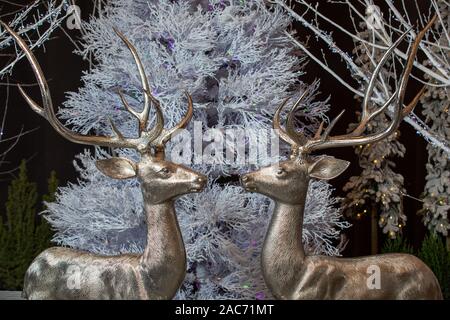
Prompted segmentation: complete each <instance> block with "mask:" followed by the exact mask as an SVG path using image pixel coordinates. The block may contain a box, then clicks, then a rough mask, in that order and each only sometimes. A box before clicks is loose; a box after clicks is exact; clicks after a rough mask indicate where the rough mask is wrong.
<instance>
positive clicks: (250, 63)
mask: <svg viewBox="0 0 450 320" xmlns="http://www.w3.org/2000/svg"><path fill="white" fill-rule="evenodd" d="M290 23H291V21H290V18H289V16H287V15H286V14H284V13H283V12H282V11H281V10H280V9H277V8H268V7H266V4H265V2H264V1H263V0H254V1H234V0H233V1H223V0H221V1H219V0H216V1H183V0H180V1H156V0H155V1H144V0H138V1H136V0H134V1H131V0H121V1H119V0H112V1H110V2H108V5H107V6H106V7H105V8H104V9H103V11H102V13H101V15H100V16H98V17H96V18H92V20H91V21H90V22H89V24H85V25H84V29H85V30H86V32H85V35H84V37H83V43H82V47H83V50H82V51H80V52H79V54H81V55H83V56H84V57H88V56H90V55H92V57H93V58H94V61H96V64H95V65H94V67H93V68H92V70H89V72H87V73H86V74H85V75H84V76H83V83H84V85H83V87H82V88H80V90H79V91H78V92H74V93H69V94H68V100H67V102H66V103H65V105H64V107H63V108H62V109H60V112H59V114H60V116H61V117H62V118H63V119H66V122H67V124H68V125H71V126H72V128H73V129H75V130H78V131H79V132H82V133H87V132H92V131H93V132H96V133H98V134H104V135H110V134H112V132H111V131H110V130H111V129H110V125H109V119H108V118H110V119H112V121H113V122H114V123H116V124H117V127H118V128H119V130H120V131H121V132H122V133H123V134H124V135H126V136H133V135H134V134H135V132H136V123H135V121H134V119H133V118H132V117H130V116H129V113H127V112H126V110H124V109H123V105H122V103H121V101H120V99H118V94H117V91H118V89H120V90H121V91H122V92H123V93H124V95H125V96H126V99H127V100H128V101H130V103H131V104H133V105H136V106H137V105H141V104H142V100H143V96H142V94H141V88H140V81H139V78H138V73H137V70H135V68H136V67H135V65H134V62H133V59H131V57H130V56H129V52H127V49H126V48H124V46H123V44H122V43H121V40H120V39H119V38H118V37H117V35H115V33H114V31H113V27H115V28H117V29H119V30H120V31H122V32H123V33H124V34H125V36H126V37H127V38H128V39H129V41H130V42H131V43H133V45H134V46H135V47H136V48H137V51H138V52H139V54H140V56H141V59H142V62H143V65H144V67H145V69H146V72H147V74H148V75H149V80H150V83H151V87H152V94H153V95H154V96H155V97H156V98H157V99H158V100H160V101H161V104H162V107H163V111H164V117H165V120H166V123H167V126H170V125H171V124H174V123H175V122H176V121H178V120H179V119H180V118H181V116H182V113H183V112H184V110H185V107H184V104H183V95H184V93H183V91H184V90H187V91H188V92H190V93H191V95H192V97H193V99H194V102H195V113H194V119H193V121H197V123H198V121H201V128H202V129H203V131H204V132H209V134H210V135H211V136H213V137H215V138H214V139H213V142H214V143H219V141H218V140H221V139H223V133H224V132H226V131H227V129H241V130H246V132H247V133H248V136H247V139H246V140H245V141H246V143H245V146H246V156H248V155H249V151H248V150H249V149H250V147H251V146H252V145H253V143H255V141H256V142H258V141H261V140H258V139H261V136H264V132H268V131H269V129H270V128H271V119H272V116H273V113H274V111H275V108H276V106H277V105H278V104H279V103H280V102H281V101H282V100H283V99H284V98H286V97H287V96H290V95H293V93H295V94H300V93H302V92H303V91H304V90H305V89H306V88H307V87H308V86H306V85H305V84H303V83H302V82H300V81H299V77H300V76H301V74H302V71H301V69H302V65H303V64H304V62H305V61H304V57H299V56H296V50H295V48H294V47H293V46H292V45H291V42H290V40H289V38H288V37H287V36H286V35H285V34H284V31H285V30H286V29H287V28H288V26H289V25H290ZM317 86H318V83H314V84H312V85H311V86H309V88H308V90H309V91H311V92H313V93H312V94H310V96H309V97H307V99H306V100H305V103H304V106H303V108H301V110H300V111H301V112H302V115H303V116H305V118H306V119H307V120H308V125H305V124H302V123H300V122H299V123H298V124H299V126H300V127H301V128H302V130H304V131H305V132H306V133H307V134H309V133H311V132H314V129H315V127H316V126H317V124H318V123H320V122H321V121H322V120H323V119H325V116H324V113H325V112H326V111H327V104H326V103H325V102H315V101H314V98H315V93H314V92H317V90H316V89H317ZM189 130H190V131H191V132H193V131H194V130H195V124H194V123H191V126H190V127H189ZM205 135H206V133H205ZM266 136H267V137H268V135H266ZM194 138H195V137H194ZM216 139H218V140H216ZM204 142H205V141H201V142H200V147H201V148H200V149H201V150H200V151H201V152H204V151H205V150H206V149H207V145H205V143H204ZM225 143H226V144H227V146H226V147H225V146H223V149H221V150H234V149H233V148H236V146H235V145H234V144H233V143H232V142H230V141H228V140H226V141H225V142H224V144H225ZM113 152H115V153H119V154H122V155H126V156H128V157H131V158H133V157H136V155H135V154H133V153H131V152H129V151H127V150H114V151H113ZM224 152H225V151H224ZM219 153H220V152H219ZM170 154H171V146H170V145H169V146H168V149H167V155H169V156H170ZM108 156H109V152H107V151H105V150H100V149H96V151H95V154H94V155H92V154H91V153H90V152H85V153H84V154H82V155H80V156H79V157H78V158H79V159H78V161H76V166H77V169H78V171H79V174H80V179H79V181H78V183H77V184H69V185H68V186H67V187H64V188H60V190H59V192H58V195H57V200H56V202H54V203H50V204H48V212H47V218H48V220H49V221H50V223H51V224H52V225H53V227H54V228H55V229H56V230H57V233H56V236H55V239H54V240H55V241H56V242H57V243H59V244H62V245H68V246H71V247H74V248H78V249H83V250H88V251H91V252H95V253H102V254H117V253H122V252H141V251H142V250H143V248H144V246H145V241H146V234H145V224H144V223H145V222H144V214H143V210H142V199H141V192H140V190H139V185H138V182H137V181H135V180H129V181H117V180H111V179H109V178H107V177H105V176H103V175H102V174H101V173H100V172H98V171H97V169H96V168H95V165H94V161H95V159H98V158H104V157H108ZM195 156H196V155H194V158H195ZM197 156H198V155H197ZM278 158H279V157H278V156H277V155H275V156H272V155H264V154H263V155H262V156H261V155H260V156H259V157H257V160H258V161H256V162H255V163H253V164H252V165H247V164H245V163H244V164H235V163H233V162H232V161H229V159H228V158H226V157H217V156H216V157H215V160H216V161H215V162H213V163H206V164H205V163H196V164H195V165H194V166H195V168H196V169H197V170H199V171H202V172H204V173H207V174H208V175H209V177H210V178H209V179H210V182H209V185H208V187H207V189H206V190H205V191H204V192H202V193H200V194H197V195H189V196H185V197H182V198H180V199H179V200H177V202H176V208H177V213H178V219H179V222H180V227H181V230H182V233H183V238H184V241H185V243H186V251H187V257H188V273H187V276H186V281H185V283H184V284H183V286H182V288H181V289H180V291H179V293H178V296H177V297H178V298H184V299H227V298H246V299H255V298H256V299H264V298H269V297H270V294H269V291H268V289H267V288H266V287H265V284H264V282H263V279H262V275H261V271H260V264H259V260H260V251H261V246H262V241H263V238H264V234H265V231H266V227H267V224H268V221H269V218H268V216H269V214H270V212H271V206H272V203H271V202H270V201H269V200H267V199H266V198H264V197H262V196H259V195H255V194H249V193H246V192H245V191H244V190H243V188H241V187H240V186H239V184H238V183H237V181H236V176H237V174H239V173H241V172H245V171H248V170H250V168H251V167H254V166H255V165H262V164H266V163H269V162H271V161H276V160H277V159H278ZM201 159H203V160H204V159H206V158H205V157H202V158H201ZM332 191H333V190H332V188H331V186H330V185H329V184H327V183H325V182H316V181H314V182H312V183H311V185H310V192H309V197H308V199H307V204H306V216H305V225H304V232H303V241H304V243H305V244H306V247H307V248H308V249H309V251H310V252H311V253H313V254H328V255H338V254H339V247H336V246H335V245H336V243H335V241H336V239H338V238H339V234H340V230H341V229H343V228H346V227H348V223H346V222H344V221H342V220H341V213H340V211H339V210H338V209H336V208H335V204H336V203H337V199H335V198H333V197H332V195H331V194H332Z"/></svg>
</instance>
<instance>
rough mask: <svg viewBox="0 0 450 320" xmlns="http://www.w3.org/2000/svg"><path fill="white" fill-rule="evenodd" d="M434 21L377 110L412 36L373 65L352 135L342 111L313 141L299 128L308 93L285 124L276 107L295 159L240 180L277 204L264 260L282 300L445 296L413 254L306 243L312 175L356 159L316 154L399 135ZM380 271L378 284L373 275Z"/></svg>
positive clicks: (276, 122)
mask: <svg viewBox="0 0 450 320" xmlns="http://www.w3.org/2000/svg"><path fill="white" fill-rule="evenodd" d="M433 23H434V20H433V21H431V22H430V23H429V24H428V26H427V27H426V28H425V29H424V30H422V31H421V32H420V33H419V34H418V35H417V37H416V39H415V41H414V43H413V44H412V45H411V46H410V48H409V52H408V60H407V62H406V65H405V68H404V70H403V72H402V75H401V78H400V79H399V84H398V87H397V88H398V89H397V90H396V92H395V93H394V94H393V95H392V96H391V97H390V98H389V99H388V101H386V102H385V103H384V104H383V106H382V107H380V108H378V109H375V110H373V108H369V101H370V97H371V94H372V92H373V90H374V86H375V81H376V79H377V77H378V75H379V72H380V69H381V68H382V66H383V63H385V61H386V60H387V59H388V57H389V56H390V54H391V53H392V51H393V50H394V48H395V47H396V46H397V45H398V44H399V43H400V42H401V40H402V39H403V38H404V37H405V36H406V34H407V33H405V34H403V35H402V36H401V37H400V38H399V39H398V40H397V41H396V42H395V43H394V44H393V45H392V46H391V47H390V48H389V49H388V50H387V51H386V53H385V54H384V56H383V57H382V59H381V61H380V63H379V64H378V65H377V67H376V68H375V70H374V73H373V75H372V77H371V79H370V81H369V84H368V86H367V88H366V91H365V97H364V100H363V102H362V107H363V108H362V115H361V122H360V123H359V125H358V126H357V127H356V128H355V130H354V131H353V132H351V133H349V134H347V135H339V136H330V132H331V130H332V128H333V127H334V125H335V124H336V122H337V121H338V119H339V118H340V117H341V116H342V112H341V113H340V114H339V115H338V116H337V117H336V118H335V119H334V120H333V121H331V122H330V124H329V126H328V127H327V128H326V129H325V130H324V126H323V123H322V124H321V126H320V128H319V129H318V131H317V132H316V134H315V136H314V137H312V138H310V139H308V138H307V137H306V136H304V135H303V134H301V133H299V132H297V131H296V130H295V128H294V120H293V118H294V112H295V111H296V110H297V108H298V106H299V105H300V103H301V101H302V98H303V97H304V96H305V94H303V95H302V96H301V97H300V98H299V99H298V100H297V102H296V103H295V104H294V105H293V107H292V108H291V109H290V112H289V114H288V116H287V120H286V125H285V129H283V128H282V127H281V125H280V113H281V111H282V109H283V107H284V106H285V105H286V103H287V100H288V99H286V100H285V101H284V102H283V103H282V104H281V105H280V106H279V108H278V109H277V111H276V112H275V115H274V119H273V127H274V129H275V130H276V131H277V132H278V134H279V136H280V137H281V139H283V140H284V141H285V142H287V143H289V144H290V145H291V156H290V159H289V160H287V161H283V162H280V163H277V164H275V165H272V166H270V167H266V168H262V169H260V170H258V171H255V172H251V173H248V174H245V175H243V176H242V177H241V183H242V185H243V186H244V188H245V189H246V190H247V191H250V192H257V193H260V194H263V195H265V196H268V197H270V198H272V199H273V200H274V201H275V208H274V212H273V216H272V219H271V222H270V225H269V228H268V231H267V234H266V237H265V240H264V245H263V249H262V256H261V264H262V272H263V276H264V279H265V282H266V284H267V286H268V288H269V289H270V291H271V292H272V294H273V295H274V297H275V298H277V299H290V300H297V299H442V293H441V290H440V287H439V283H438V281H437V279H436V277H435V275H434V274H433V272H432V271H431V270H430V269H429V268H428V267H427V266H426V265H425V264H424V263H423V262H422V261H421V260H419V259H418V258H416V257H414V256H412V255H408V254H381V255H374V256H367V257H360V258H337V257H329V256H320V255H307V254H305V251H304V248H303V244H302V227H303V215H304V209H305V200H306V195H307V191H308V184H309V181H310V179H311V178H315V179H324V180H329V179H333V178H335V177H337V176H339V175H340V174H341V173H342V172H343V171H344V170H345V169H346V168H347V167H348V166H349V164H350V163H349V162H348V161H344V160H340V159H336V158H334V157H331V156H325V155H322V156H313V155H311V153H312V152H314V151H317V150H322V149H327V148H335V147H346V146H358V145H364V144H369V143H375V142H377V141H380V140H382V139H385V138H387V137H388V136H389V135H391V134H392V133H394V132H395V131H396V129H397V127H398V125H399V123H400V121H401V119H402V118H403V117H404V116H405V115H406V114H407V113H408V112H410V111H411V110H412V109H413V108H414V106H415V105H416V104H417V102H418V100H419V98H420V96H421V95H422V93H423V90H422V91H421V92H420V93H419V94H418V95H417V96H416V97H415V98H414V99H413V101H412V102H411V104H410V105H408V106H404V105H403V100H404V95H405V88H406V85H407V82H408V78H409V76H410V73H411V69H412V66H413V63H414V59H415V55H416V52H417V48H418V46H419V43H420V41H421V39H422V37H423V36H424V34H425V32H426V30H428V28H430V27H431V25H432V24H433ZM390 105H392V109H393V111H392V116H391V121H390V122H389V123H387V124H386V128H384V129H383V130H381V132H378V133H373V134H367V135H363V133H364V131H365V128H366V126H367V124H368V122H369V121H370V120H371V119H373V118H374V117H376V116H377V115H379V114H380V113H382V112H383V111H385V110H386V109H387V108H388V106H390ZM372 275H374V276H379V278H378V279H379V282H378V283H377V281H376V280H374V279H375V278H371V276H372Z"/></svg>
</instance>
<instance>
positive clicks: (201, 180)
mask: <svg viewBox="0 0 450 320" xmlns="http://www.w3.org/2000/svg"><path fill="white" fill-rule="evenodd" d="M206 181H207V178H206V177H204V176H201V177H198V178H197V182H200V183H205V182H206Z"/></svg>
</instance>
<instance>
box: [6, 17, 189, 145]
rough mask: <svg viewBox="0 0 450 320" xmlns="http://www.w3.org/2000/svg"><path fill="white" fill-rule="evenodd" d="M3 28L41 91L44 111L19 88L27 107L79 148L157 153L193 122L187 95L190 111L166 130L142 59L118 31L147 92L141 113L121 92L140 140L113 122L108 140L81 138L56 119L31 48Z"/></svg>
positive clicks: (49, 96)
mask: <svg viewBox="0 0 450 320" xmlns="http://www.w3.org/2000/svg"><path fill="white" fill-rule="evenodd" d="M0 24H1V25H2V26H3V28H5V30H6V31H7V32H9V33H10V34H11V36H12V37H13V38H14V39H15V40H16V42H17V43H18V45H19V46H20V47H21V48H22V50H23V51H24V52H25V55H26V57H27V59H28V61H29V62H30V64H31V67H32V69H33V72H34V74H35V76H36V78H37V81H38V84H39V88H40V90H41V96H42V101H43V107H41V106H40V105H39V104H38V103H36V102H35V101H34V100H33V99H32V98H31V97H30V96H29V95H28V94H27V93H26V92H25V90H24V89H23V88H22V86H20V85H18V88H19V90H20V93H21V94H22V96H23V97H24V98H25V100H26V101H27V103H28V104H29V105H30V107H31V109H33V111H35V112H36V113H37V114H39V115H41V116H42V117H44V118H46V119H47V121H48V122H49V123H50V124H51V125H52V127H53V128H54V129H55V130H56V131H57V132H58V133H59V134H60V135H62V136H63V137H64V138H66V139H67V140H69V141H72V142H75V143H80V144H89V145H96V146H103V147H111V148H130V149H136V150H138V151H139V152H141V153H143V152H148V151H149V150H150V149H151V148H152V147H153V148H156V149H158V150H161V149H163V148H164V145H165V144H166V143H167V141H169V139H171V138H172V137H173V136H174V135H175V134H176V132H177V131H178V130H179V129H182V128H184V127H186V126H187V124H188V123H189V121H190V119H191V118H192V115H193V102H192V98H191V96H190V95H189V93H187V92H186V93H185V94H186V97H187V99H188V111H187V113H186V115H185V117H184V118H183V119H182V120H181V121H180V122H179V123H178V124H177V125H176V126H175V127H173V128H171V129H164V117H163V113H162V110H161V104H160V102H159V101H158V100H157V99H156V98H155V97H153V96H152V94H151V93H150V86H149V84H148V80H147V75H146V74H145V70H144V67H143V65H142V62H141V59H140V58H139V55H138V53H137V50H136V48H135V47H134V46H133V45H132V44H131V43H130V42H129V41H128V39H127V38H126V37H125V36H124V35H123V34H122V33H121V32H119V31H118V30H117V29H114V31H115V33H116V34H117V35H118V36H119V37H120V39H121V40H122V41H123V42H124V43H125V45H126V46H127V48H128V49H129V50H130V52H131V54H132V56H133V58H134V61H135V63H136V66H137V68H138V71H139V76H140V79H141V85H142V90H143V92H144V108H143V110H142V111H141V112H137V111H135V110H134V109H133V108H132V107H131V106H130V105H129V103H128V102H127V101H126V99H125V96H124V95H123V93H122V92H121V91H120V90H119V91H118V94H119V97H120V99H121V101H122V103H123V105H124V107H125V109H126V110H127V111H128V112H129V113H130V114H132V115H133V116H134V117H135V118H136V119H137V120H138V122H139V135H138V138H125V137H124V136H123V134H122V133H121V132H120V131H119V129H118V128H117V127H116V125H115V124H114V123H113V121H112V120H111V119H110V120H109V121H110V125H111V129H112V131H113V132H114V136H113V137H106V136H94V135H81V134H78V133H75V132H73V131H71V130H69V129H67V128H66V127H65V126H64V125H63V124H62V123H61V122H60V121H59V120H58V118H57V116H56V114H55V111H54V108H53V101H52V98H51V94H50V89H49V87H48V84H47V81H46V79H45V76H44V73H43V72H42V68H41V67H40V65H39V63H38V62H37V59H36V57H35V56H34V54H33V53H32V52H31V50H30V48H29V47H28V45H27V44H26V42H25V41H24V40H23V39H22V38H21V37H20V36H19V35H18V34H17V33H16V32H15V31H14V30H12V29H11V28H10V27H9V26H8V25H7V24H5V23H3V22H1V21H0ZM150 102H151V103H152V105H153V106H154V108H155V113H156V122H155V125H154V127H153V128H152V129H150V130H148V129H147V126H148V122H149V115H150Z"/></svg>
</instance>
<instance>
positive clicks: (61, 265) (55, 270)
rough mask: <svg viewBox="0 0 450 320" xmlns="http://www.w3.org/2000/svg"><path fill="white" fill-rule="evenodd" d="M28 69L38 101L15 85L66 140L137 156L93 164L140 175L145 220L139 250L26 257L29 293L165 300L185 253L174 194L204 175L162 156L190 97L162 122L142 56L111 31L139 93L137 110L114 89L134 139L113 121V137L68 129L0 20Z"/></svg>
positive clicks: (201, 183)
mask: <svg viewBox="0 0 450 320" xmlns="http://www.w3.org/2000/svg"><path fill="white" fill-rule="evenodd" d="M2 26H3V27H4V28H5V29H6V30H7V31H8V32H9V33H10V34H11V35H12V36H13V38H14V39H15V40H16V42H17V43H18V44H19V46H20V47H21V48H22V50H24V52H25V55H26V57H27V59H28V60H29V62H30V63H31V66H32V68H33V71H34V74H35V75H36V78H37V79H38V83H39V87H40V89H41V94H42V99H43V103H44V108H41V107H40V106H39V105H38V104H37V103H36V102H34V101H33V100H32V99H31V98H30V97H29V96H28V95H27V94H26V93H25V92H24V90H23V89H22V87H20V86H19V90H20V92H21V93H22V95H23V96H24V98H25V100H26V101H27V102H28V104H29V105H30V107H31V108H32V109H33V110H34V111H35V112H36V113H38V114H39V115H41V116H43V117H45V118H46V119H47V120H48V121H49V123H50V124H51V125H52V126H53V128H54V129H55V130H56V131H57V132H58V133H59V134H61V135H62V136H63V137H65V138H66V139H68V140H70V141H72V142H75V143H80V144H89V145H95V146H103V147H112V148H128V149H134V150H136V151H138V152H139V153H140V156H141V159H140V161H139V162H137V163H135V162H133V161H131V160H129V159H126V158H118V157H113V158H110V159H105V160H99V161H97V163H96V165H97V168H98V169H99V170H100V171H101V172H102V173H104V174H105V175H107V176H109V177H111V178H114V179H129V178H134V177H136V178H138V179H139V181H140V183H141V189H142V195H143V198H144V210H145V212H146V219H147V230H148V232H147V245H146V248H145V251H144V253H143V254H142V255H133V254H124V255H117V256H101V255H95V254H91V253H88V252H82V251H78V250H74V249H70V248H63V247H54V248H50V249H48V250H46V251H44V252H42V253H41V254H40V255H39V256H38V257H37V258H36V259H35V260H34V261H33V263H32V264H31V266H30V267H29V269H28V271H27V273H26V275H25V283H24V291H23V294H24V297H25V298H28V299H171V298H172V297H173V296H174V295H175V293H176V292H177V290H178V288H179V286H180V285H181V283H182V281H183V280H184V276H185V272H186V253H185V248H184V244H183V239H182V236H181V233H180V230H179V226H178V221H177V218H176V215H175V210H174V203H173V198H175V197H177V196H180V195H183V194H188V193H195V192H200V191H201V190H202V189H203V188H204V187H205V185H206V181H207V179H206V177H205V176H203V175H201V174H198V173H196V172H194V171H192V170H190V169H188V168H185V167H183V166H181V165H177V164H174V163H172V162H168V161H165V160H164V146H165V144H166V142H167V141H168V140H169V139H170V138H171V137H172V136H174V135H175V134H176V133H177V131H178V130H179V129H182V128H184V127H186V125H187V124H188V122H189V121H190V119H191V117H192V114H193V103H192V99H191V97H190V95H189V94H188V93H186V96H187V100H188V111H187V113H186V115H185V117H184V118H183V119H182V120H181V121H180V122H179V123H178V124H177V125H176V126H175V127H173V128H172V129H170V130H167V129H164V118H163V114H162V111H161V106H160V103H159V101H158V100H156V99H155V98H154V97H153V96H152V95H151V93H150V87H149V84H148V81H147V76H146V74H145V71H144V68H143V66H142V63H141V60H140V58H139V56H138V54H137V51H136V49H135V48H134V47H133V45H132V44H131V43H130V42H129V41H128V40H127V39H126V38H125V37H124V35H122V34H121V33H120V32H119V31H117V30H115V31H116V33H117V35H118V36H119V37H120V38H121V39H122V40H123V42H124V43H125V44H126V46H127V47H128V49H129V50H130V52H131V54H132V55H133V58H134V60H135V63H136V65H137V68H138V70H139V75H140V80H141V84H142V87H143V92H144V98H145V100H144V108H143V111H142V112H137V111H135V110H133V109H132V108H131V106H130V105H129V104H128V103H127V101H126V100H125V97H124V96H123V94H122V93H121V92H119V96H120V98H121V100H122V102H123V104H124V106H125V108H126V109H127V111H128V112H129V113H131V114H132V115H133V116H134V117H135V118H136V119H137V120H138V121H139V135H138V137H137V138H126V137H124V136H123V135H122V133H121V132H120V131H119V130H118V129H117V127H116V126H115V125H114V123H113V122H112V121H111V128H112V130H113V132H114V133H115V136H114V137H106V136H88V135H80V134H77V133H74V132H72V131H70V130H68V129H67V128H65V127H64V126H63V125H62V124H61V123H60V122H59V120H58V119H57V117H56V115H55V113H54V110H53V105H52V99H51V96H50V91H49V88H48V85H47V82H46V80H45V77H44V74H43V72H42V70H41V68H40V66H39V64H38V62H37V60H36V58H35V57H34V55H33V54H32V52H31V50H30V49H29V48H28V46H27V44H26V43H25V41H24V40H22V39H21V38H20V36H19V35H17V34H16V33H15V32H14V31H13V30H11V29H10V28H9V27H8V26H7V25H6V24H4V23H2ZM151 105H153V106H154V108H155V112H156V124H155V125H154V127H153V128H152V129H147V125H148V121H149V114H150V106H151Z"/></svg>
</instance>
